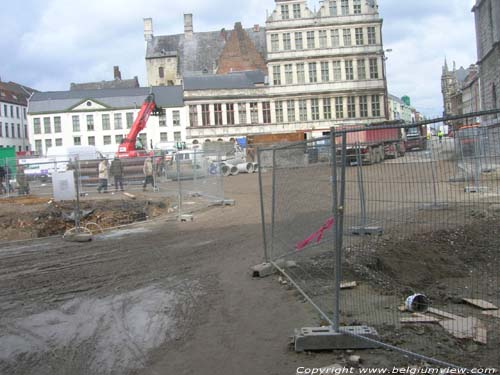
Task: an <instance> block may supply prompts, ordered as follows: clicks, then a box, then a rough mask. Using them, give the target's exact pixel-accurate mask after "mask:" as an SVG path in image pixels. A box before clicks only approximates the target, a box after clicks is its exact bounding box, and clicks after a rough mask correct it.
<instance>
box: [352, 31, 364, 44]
mask: <svg viewBox="0 0 500 375" xmlns="http://www.w3.org/2000/svg"><path fill="white" fill-rule="evenodd" d="M354 34H355V35H356V45H357V46H362V45H363V44H365V40H364V37H363V28H362V27H356V29H355V30H354Z"/></svg>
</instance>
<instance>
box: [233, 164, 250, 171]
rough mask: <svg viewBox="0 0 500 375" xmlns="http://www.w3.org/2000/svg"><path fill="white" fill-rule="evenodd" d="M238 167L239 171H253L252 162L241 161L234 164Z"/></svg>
mask: <svg viewBox="0 0 500 375" xmlns="http://www.w3.org/2000/svg"><path fill="white" fill-rule="evenodd" d="M236 168H238V172H240V173H253V164H252V163H241V164H238V165H237V166H236Z"/></svg>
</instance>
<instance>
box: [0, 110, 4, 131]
mask: <svg viewBox="0 0 500 375" xmlns="http://www.w3.org/2000/svg"><path fill="white" fill-rule="evenodd" d="M0 108H2V107H1V106H0ZM0 137H3V124H2V122H1V121H0Z"/></svg>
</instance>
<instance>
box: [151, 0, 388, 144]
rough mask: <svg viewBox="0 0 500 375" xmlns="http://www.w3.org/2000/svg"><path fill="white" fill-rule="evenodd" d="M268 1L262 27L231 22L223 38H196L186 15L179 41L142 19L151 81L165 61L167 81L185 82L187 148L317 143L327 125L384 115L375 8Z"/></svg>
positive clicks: (341, 1)
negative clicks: (255, 141) (278, 136)
mask: <svg viewBox="0 0 500 375" xmlns="http://www.w3.org/2000/svg"><path fill="white" fill-rule="evenodd" d="M275 3H276V6H275V9H274V11H273V12H272V13H271V14H270V15H269V17H268V18H267V20H266V27H265V28H263V27H260V26H258V25H255V26H254V27H253V28H251V29H243V27H242V26H241V25H240V24H238V23H237V24H236V25H235V29H234V30H231V31H226V30H224V29H223V30H221V31H220V32H209V33H194V32H193V28H192V16H190V15H188V17H187V22H186V18H185V32H184V34H181V35H171V36H160V37H154V36H152V35H150V33H149V25H150V22H149V21H148V20H146V23H145V37H146V40H147V52H146V65H147V70H148V79H149V78H150V79H151V80H150V82H149V83H150V84H157V83H161V84H168V82H164V81H161V79H162V77H160V75H161V74H160V72H161V73H162V74H163V77H165V72H166V71H167V70H169V69H170V68H167V65H168V61H169V59H171V58H174V57H175V58H176V59H177V67H176V68H172V69H173V70H172V71H171V72H170V73H169V74H170V76H174V75H175V76H176V79H177V80H178V81H179V82H182V83H183V87H184V100H185V104H186V106H188V112H189V118H190V121H189V127H188V129H187V142H188V143H195V144H196V143H200V142H204V141H207V140H219V139H222V140H230V139H231V138H235V137H240V136H246V135H248V134H258V133H287V132H297V131H300V132H305V133H307V134H308V136H321V135H323V134H325V133H327V132H328V131H329V129H330V127H331V126H334V125H337V126H349V125H357V124H361V123H374V122H380V121H384V120H385V119H386V118H388V100H387V83H386V76H385V65H384V62H385V58H384V49H383V40H382V20H381V18H380V16H379V13H378V6H377V2H376V1H375V0H369V1H366V0H325V1H324V2H322V5H321V7H320V9H319V10H318V11H317V12H315V11H312V10H310V9H309V8H308V6H307V1H306V0H275ZM195 41H196V42H195ZM202 41H203V42H204V44H202V43H201V42H202ZM252 45H253V46H252ZM195 46H196V47H195ZM207 49H208V50H207ZM162 54H163V56H162ZM242 62H245V63H246V65H244V64H242ZM161 64H163V65H162V67H163V68H164V69H163V71H161V70H159V68H158V66H159V65H161ZM169 71H170V70H169ZM160 81H161V82H160Z"/></svg>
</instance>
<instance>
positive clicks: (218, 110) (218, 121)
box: [214, 103, 222, 125]
mask: <svg viewBox="0 0 500 375" xmlns="http://www.w3.org/2000/svg"><path fill="white" fill-rule="evenodd" d="M214 112H215V125H222V104H221V103H217V104H214Z"/></svg>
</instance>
